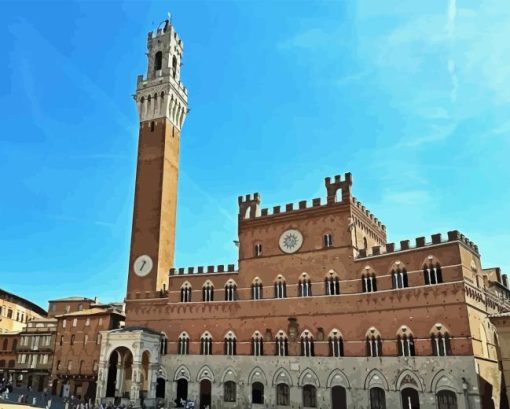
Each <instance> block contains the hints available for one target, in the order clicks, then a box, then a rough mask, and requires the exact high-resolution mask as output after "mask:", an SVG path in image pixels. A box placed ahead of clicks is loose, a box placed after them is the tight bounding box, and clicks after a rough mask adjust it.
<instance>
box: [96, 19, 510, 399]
mask: <svg viewBox="0 0 510 409" xmlns="http://www.w3.org/2000/svg"><path fill="white" fill-rule="evenodd" d="M183 50H184V46H183V42H182V40H181V39H180V37H179V36H178V34H177V33H176V31H175V28H174V26H173V25H172V24H171V23H170V22H169V21H165V22H164V23H162V24H161V25H160V26H159V27H158V29H157V30H156V32H155V33H152V32H151V33H149V35H148V39H147V55H148V67H147V74H146V76H139V77H138V81H137V90H136V95H135V101H136V104H137V106H138V111H139V115H140V130H139V145H138V158H137V174H136V188H135V198H134V201H135V204H134V215H133V229H132V237H131V252H130V261H129V266H130V267H129V272H128V287H127V294H126V326H125V327H124V328H121V329H115V330H111V331H103V332H102V341H101V353H100V360H99V372H98V380H97V399H98V400H101V401H114V400H117V401H122V402H124V403H126V404H128V403H131V404H133V405H135V406H142V405H144V406H148V407H151V406H156V405H157V404H158V403H163V404H165V405H166V406H167V407H168V406H171V407H175V406H176V405H177V406H180V405H181V402H182V401H185V400H193V401H196V402H197V405H198V406H199V407H200V408H215V409H221V408H334V409H345V408H356V409H367V408H370V409H383V408H388V409H390V408H391V409H393V408H403V409H418V408H423V409H432V408H439V409H464V408H466V409H482V408H483V409H490V408H495V409H496V408H507V407H508V403H507V401H506V393H505V390H504V388H502V384H503V379H502V372H501V369H500V366H499V362H500V360H499V358H498V353H499V352H498V351H499V349H498V338H497V333H496V331H495V327H494V325H493V324H491V322H490V321H489V319H488V316H489V315H491V314H497V313H501V312H503V311H507V310H508V309H509V307H510V302H509V290H508V282H507V279H506V276H505V275H502V274H501V271H500V270H499V269H497V268H491V269H484V268H483V267H482V264H481V261H480V252H479V249H478V247H477V246H476V244H474V243H473V242H472V241H470V240H469V239H468V238H467V237H465V236H464V235H462V234H461V233H459V232H458V231H457V230H452V231H449V232H447V233H445V234H439V233H438V234H433V235H432V236H430V237H425V236H419V237H417V238H415V239H413V240H403V241H401V242H400V243H399V244H397V245H396V244H395V243H391V242H388V241H387V230H386V227H385V226H384V225H383V224H382V223H381V221H380V220H379V219H378V218H377V217H376V216H375V215H374V214H373V213H371V212H370V211H369V210H368V209H367V208H366V207H365V206H364V205H363V204H362V203H360V201H358V199H356V198H355V197H354V196H353V177H352V175H351V174H350V173H346V174H345V175H341V176H340V175H338V176H334V177H332V178H330V177H327V178H326V179H325V186H324V187H325V197H324V198H314V199H312V200H310V201H306V200H303V201H301V202H299V203H297V204H292V203H290V204H286V205H284V206H275V207H273V208H272V209H267V208H262V207H261V195H260V194H259V193H254V194H249V195H245V196H240V197H239V198H238V206H239V213H238V240H239V259H238V263H237V264H238V265H237V267H236V265H234V264H231V265H226V266H223V265H220V266H197V267H185V268H175V267H174V243H175V224H176V208H177V180H178V169H179V144H180V137H181V128H182V125H183V122H184V120H185V117H186V114H187V89H186V88H185V87H184V85H183V83H182V82H181V79H180V68H181V60H182V56H183Z"/></svg>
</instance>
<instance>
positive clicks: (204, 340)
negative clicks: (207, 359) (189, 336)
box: [200, 332, 212, 355]
mask: <svg viewBox="0 0 510 409" xmlns="http://www.w3.org/2000/svg"><path fill="white" fill-rule="evenodd" d="M200 355H212V337H211V335H210V334H209V333H208V332H206V333H205V334H204V335H202V336H201V337H200Z"/></svg>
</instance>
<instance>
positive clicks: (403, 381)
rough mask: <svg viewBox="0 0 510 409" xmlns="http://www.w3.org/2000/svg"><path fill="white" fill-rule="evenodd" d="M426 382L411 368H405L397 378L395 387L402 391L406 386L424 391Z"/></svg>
mask: <svg viewBox="0 0 510 409" xmlns="http://www.w3.org/2000/svg"><path fill="white" fill-rule="evenodd" d="M424 385H425V382H423V379H422V378H421V377H420V376H419V375H417V374H416V373H414V372H413V371H411V370H409V369H404V370H403V371H402V372H401V373H400V375H399V376H398V378H397V382H396V383H395V387H396V390H397V391H401V390H402V389H405V388H412V389H416V390H418V392H423V390H424Z"/></svg>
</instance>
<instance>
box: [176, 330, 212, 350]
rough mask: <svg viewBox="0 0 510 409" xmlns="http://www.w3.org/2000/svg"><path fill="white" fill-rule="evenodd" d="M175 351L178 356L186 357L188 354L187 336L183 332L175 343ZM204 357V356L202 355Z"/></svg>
mask: <svg viewBox="0 0 510 409" xmlns="http://www.w3.org/2000/svg"><path fill="white" fill-rule="evenodd" d="M177 349H178V351H177V352H178V354H179V355H188V354H189V335H188V334H186V333H185V332H183V333H182V334H181V335H180V336H179V340H178V342H177ZM204 355H205V354H204Z"/></svg>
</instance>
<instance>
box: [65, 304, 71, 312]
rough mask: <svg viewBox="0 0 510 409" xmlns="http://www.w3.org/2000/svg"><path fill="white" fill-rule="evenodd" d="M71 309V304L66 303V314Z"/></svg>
mask: <svg viewBox="0 0 510 409" xmlns="http://www.w3.org/2000/svg"><path fill="white" fill-rule="evenodd" d="M69 311H71V306H70V305H66V314H67V313H68V312H69Z"/></svg>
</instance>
